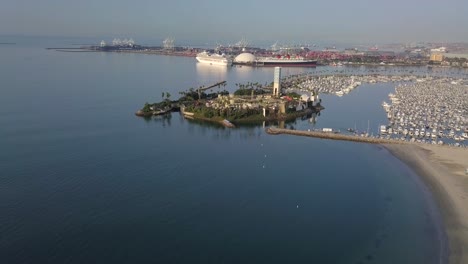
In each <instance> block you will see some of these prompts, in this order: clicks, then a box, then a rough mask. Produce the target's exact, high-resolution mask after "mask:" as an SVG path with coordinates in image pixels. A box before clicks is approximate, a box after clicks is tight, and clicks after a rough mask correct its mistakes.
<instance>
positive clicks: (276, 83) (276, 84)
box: [273, 67, 281, 97]
mask: <svg viewBox="0 0 468 264" xmlns="http://www.w3.org/2000/svg"><path fill="white" fill-rule="evenodd" d="M280 90H281V67H275V75H274V78H273V97H278V96H279V92H280Z"/></svg>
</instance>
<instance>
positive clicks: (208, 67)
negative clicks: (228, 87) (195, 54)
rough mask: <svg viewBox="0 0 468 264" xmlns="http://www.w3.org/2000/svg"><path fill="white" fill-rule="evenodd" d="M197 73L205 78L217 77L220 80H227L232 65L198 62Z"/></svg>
mask: <svg viewBox="0 0 468 264" xmlns="http://www.w3.org/2000/svg"><path fill="white" fill-rule="evenodd" d="M195 65H196V68H197V75H198V76H200V77H203V78H212V77H217V78H218V80H225V79H226V75H227V72H228V70H229V69H230V68H231V67H230V66H223V65H214V64H213V65H212V64H208V63H200V62H197V63H196V64H195Z"/></svg>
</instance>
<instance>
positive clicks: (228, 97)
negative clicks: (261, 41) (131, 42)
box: [135, 81, 324, 127]
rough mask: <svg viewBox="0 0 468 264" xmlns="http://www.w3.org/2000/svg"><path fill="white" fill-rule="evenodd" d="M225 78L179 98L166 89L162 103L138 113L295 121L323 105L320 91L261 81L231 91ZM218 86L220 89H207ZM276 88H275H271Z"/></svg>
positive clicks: (228, 121)
mask: <svg viewBox="0 0 468 264" xmlns="http://www.w3.org/2000/svg"><path fill="white" fill-rule="evenodd" d="M225 85H226V82H225V81H223V82H218V83H216V84H213V85H211V86H208V87H199V88H198V89H196V90H195V89H193V88H191V89H189V90H188V91H185V92H180V94H181V97H180V98H179V99H178V100H174V101H171V100H170V94H169V93H166V94H164V93H163V96H162V97H163V100H162V101H161V102H159V103H152V104H149V103H145V105H144V106H143V108H142V109H140V110H139V111H137V112H136V113H135V114H136V115H137V116H142V117H150V116H154V115H163V114H168V113H170V112H174V111H180V113H181V114H182V115H183V116H184V117H185V118H187V119H197V120H204V121H208V122H216V123H219V124H222V125H224V126H226V127H235V126H236V125H242V124H252V123H258V122H263V121H292V120H294V119H296V118H298V117H304V116H310V115H312V114H313V113H318V112H320V111H321V110H322V109H324V107H323V106H322V105H321V99H319V98H318V94H317V93H313V92H312V93H311V94H310V96H308V95H299V94H297V93H294V92H290V93H287V94H280V93H279V90H280V89H279V86H278V85H276V84H270V85H266V84H265V85H262V84H259V83H250V82H249V83H247V84H236V86H238V89H237V90H236V91H235V92H234V93H233V94H230V93H229V92H228V91H226V90H222V91H221V90H220V88H221V86H223V87H224V86H225ZM214 87H218V89H219V91H218V92H211V93H206V91H207V90H211V91H212V90H213V88H214ZM272 91H273V92H272Z"/></svg>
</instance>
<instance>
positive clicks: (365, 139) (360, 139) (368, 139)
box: [266, 127, 410, 144]
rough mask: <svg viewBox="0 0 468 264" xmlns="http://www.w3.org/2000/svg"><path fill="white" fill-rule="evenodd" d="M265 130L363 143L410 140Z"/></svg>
mask: <svg viewBox="0 0 468 264" xmlns="http://www.w3.org/2000/svg"><path fill="white" fill-rule="evenodd" d="M266 132H267V133H268V134H270V135H279V134H289V135H295V136H304V137H316V138H324V139H333V140H346V141H354V142H364V143H371V144H410V142H406V141H400V140H392V139H385V138H374V137H361V136H357V135H344V134H339V133H333V132H321V131H303V130H290V129H283V128H272V127H269V128H267V129H266Z"/></svg>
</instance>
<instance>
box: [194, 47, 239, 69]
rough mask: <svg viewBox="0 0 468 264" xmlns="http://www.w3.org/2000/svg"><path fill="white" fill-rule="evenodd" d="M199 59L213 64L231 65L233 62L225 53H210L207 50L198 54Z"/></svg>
mask: <svg viewBox="0 0 468 264" xmlns="http://www.w3.org/2000/svg"><path fill="white" fill-rule="evenodd" d="M196 59H197V61H199V62H201V63H208V64H213V65H225V66H229V65H231V64H232V59H231V58H230V57H228V56H226V55H225V54H221V55H219V54H216V53H211V54H210V53H208V52H206V51H204V52H200V53H198V54H197V57H196Z"/></svg>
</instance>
